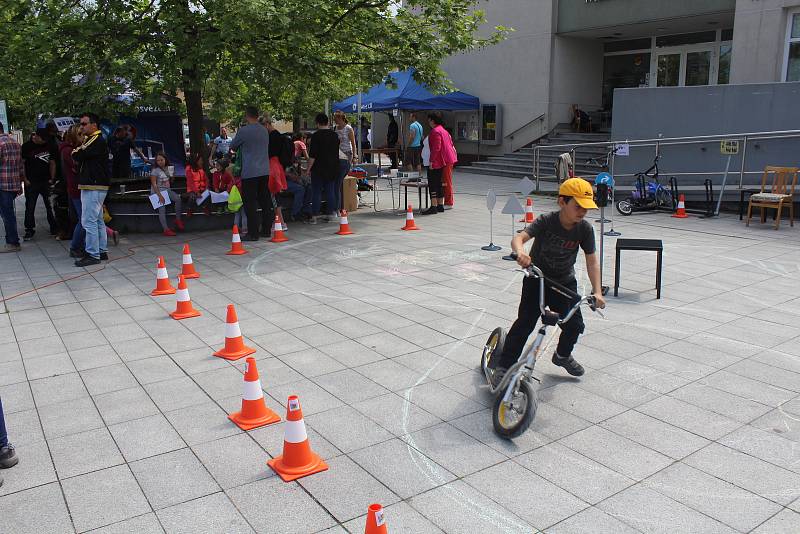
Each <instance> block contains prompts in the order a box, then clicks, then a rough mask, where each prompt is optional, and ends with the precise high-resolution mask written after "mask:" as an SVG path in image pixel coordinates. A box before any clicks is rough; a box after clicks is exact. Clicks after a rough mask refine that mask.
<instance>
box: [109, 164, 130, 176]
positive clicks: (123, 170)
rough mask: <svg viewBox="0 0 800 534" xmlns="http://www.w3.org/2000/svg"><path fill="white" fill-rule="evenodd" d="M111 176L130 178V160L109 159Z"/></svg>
mask: <svg viewBox="0 0 800 534" xmlns="http://www.w3.org/2000/svg"><path fill="white" fill-rule="evenodd" d="M111 177H112V178H123V179H125V178H130V177H131V160H124V161H119V162H118V161H117V160H116V159H114V160H112V161H111Z"/></svg>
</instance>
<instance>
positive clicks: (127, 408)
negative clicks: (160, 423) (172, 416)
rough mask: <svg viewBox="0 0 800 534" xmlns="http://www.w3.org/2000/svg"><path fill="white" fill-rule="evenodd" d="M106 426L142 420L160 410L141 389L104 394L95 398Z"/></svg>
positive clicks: (134, 388) (135, 388)
mask: <svg viewBox="0 0 800 534" xmlns="http://www.w3.org/2000/svg"><path fill="white" fill-rule="evenodd" d="M93 398H94V401H95V403H96V404H97V409H98V410H99V411H100V415H102V416H103V420H104V421H105V422H106V425H114V424H116V423H123V422H125V421H130V420H132V419H141V418H142V417H147V416H148V415H154V414H157V413H158V408H156V405H155V404H153V401H151V400H150V398H149V397H148V396H147V392H146V391H145V390H144V389H142V388H141V387H138V386H137V387H133V388H128V389H121V390H119V391H112V392H111V393H104V394H102V395H96V396H94V397H93Z"/></svg>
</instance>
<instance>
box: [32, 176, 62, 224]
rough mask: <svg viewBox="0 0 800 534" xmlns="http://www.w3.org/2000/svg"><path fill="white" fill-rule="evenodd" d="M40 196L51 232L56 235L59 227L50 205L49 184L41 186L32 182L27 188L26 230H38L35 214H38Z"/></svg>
mask: <svg viewBox="0 0 800 534" xmlns="http://www.w3.org/2000/svg"><path fill="white" fill-rule="evenodd" d="M39 196H41V197H42V200H44V208H45V210H46V211H47V222H48V224H50V232H52V233H55V232H56V231H57V230H58V225H57V224H56V218H55V216H54V215H53V206H52V205H51V204H50V184H48V183H47V182H45V183H41V184H37V183H34V182H31V185H29V186H26V187H25V229H26V230H33V229H34V228H36V218H35V217H34V213H35V212H36V202H37V200H39Z"/></svg>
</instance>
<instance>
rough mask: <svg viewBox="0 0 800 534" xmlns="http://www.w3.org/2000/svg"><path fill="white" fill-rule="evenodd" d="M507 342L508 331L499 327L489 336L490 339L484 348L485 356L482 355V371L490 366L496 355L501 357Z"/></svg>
mask: <svg viewBox="0 0 800 534" xmlns="http://www.w3.org/2000/svg"><path fill="white" fill-rule="evenodd" d="M505 342H506V331H505V330H503V329H502V328H500V327H499V326H498V327H497V328H495V329H494V330H492V333H491V334H489V339H487V340H486V345H484V347H483V354H482V355H481V369H483V368H484V367H486V366H488V365H489V364H490V363H491V361H492V358H493V357H494V355H495V354H496V355H497V357H498V358H499V357H500V354H502V353H503V345H504V344H505Z"/></svg>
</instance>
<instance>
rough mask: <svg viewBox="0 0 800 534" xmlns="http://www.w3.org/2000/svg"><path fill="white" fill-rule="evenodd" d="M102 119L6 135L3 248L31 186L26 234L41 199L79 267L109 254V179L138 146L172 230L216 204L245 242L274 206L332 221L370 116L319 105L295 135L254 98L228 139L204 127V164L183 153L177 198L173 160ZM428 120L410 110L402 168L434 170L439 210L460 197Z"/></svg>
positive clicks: (445, 142)
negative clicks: (221, 196)
mask: <svg viewBox="0 0 800 534" xmlns="http://www.w3.org/2000/svg"><path fill="white" fill-rule="evenodd" d="M389 120H390V122H389V128H388V132H387V139H386V145H385V146H386V147H387V148H389V149H394V148H395V147H396V146H397V145H398V142H399V141H400V132H399V127H398V125H397V122H396V120H395V118H394V117H393V116H390V118H389ZM98 121H99V119H98V117H97V116H95V115H94V114H93V113H85V114H83V115H82V116H81V118H80V123H79V124H76V125H74V126H72V127H70V128H69V129H68V130H67V131H66V132H65V133H64V135H63V138H61V136H60V135H59V132H58V129H57V128H56V127H55V124H52V123H51V124H48V126H47V127H45V128H39V129H37V130H36V131H35V132H34V133H33V134H32V135H31V136H30V138H29V139H28V140H27V141H26V142H25V143H23V144H22V145H21V146H20V145H19V144H18V143H17V142H16V140H15V139H14V137H12V136H10V135H8V134H6V133H4V132H3V133H2V134H0V214H1V215H2V218H3V221H4V225H5V229H6V245H5V247H4V248H3V249H2V250H3V252H15V251H18V250H20V238H19V235H18V231H17V221H16V215H15V211H14V199H15V198H16V197H17V196H18V195H19V194H20V193H22V192H23V191H24V194H25V219H24V226H25V232H24V234H23V236H22V239H23V240H30V239H33V238H34V236H35V234H36V206H37V203H38V199H39V198H40V197H41V198H42V202H43V204H44V207H45V216H46V218H47V223H48V226H49V231H50V234H51V235H53V236H55V237H56V238H57V239H64V240H69V241H70V247H69V255H70V256H71V257H73V258H75V259H76V260H77V261H76V262H75V264H76V266H88V265H93V264H96V263H99V262H100V261H102V260H104V259H107V257H108V250H107V247H108V242H109V241H111V242H113V243H116V242H117V241H118V233H117V232H115V231H114V230H113V229H111V228H109V227H107V226H106V224H105V223H106V222H107V220H108V217H109V215H108V211H107V210H106V209H105V207H104V201H105V198H106V194H107V192H108V190H109V187H110V184H111V182H112V180H121V179H128V178H130V176H131V154H132V153H136V154H138V156H139V157H140V158H141V159H142V160H143V161H147V162H149V164H150V170H149V182H150V183H149V187H150V193H151V194H153V195H155V196H156V198H157V199H158V201H159V202H160V204H161V205H160V206H159V207H158V208H157V213H158V220H159V222H160V224H161V227H162V232H163V234H164V235H166V236H174V235H176V232H178V231H182V230H183V229H184V226H185V222H184V219H185V218H189V217H192V216H193V214H194V213H195V211H197V210H202V211H203V213H204V214H206V215H209V214H211V212H212V210H216V211H217V212H221V211H224V210H226V209H227V210H228V211H235V223H236V224H237V225H238V226H239V228H240V230H241V231H242V234H243V237H242V239H243V240H244V241H257V240H258V239H259V238H260V237H270V236H271V233H272V231H273V221H274V219H275V215H276V214H277V215H278V216H279V219H280V221H281V222H282V224H285V223H286V222H290V221H302V222H304V223H308V224H317V223H319V222H329V221H331V220H333V219H335V218H337V217H339V216H340V215H341V212H342V210H343V209H344V206H345V201H344V198H343V186H344V179H345V177H346V176H347V175H348V173H349V172H350V171H351V168H352V167H353V165H354V164H357V163H358V162H359V156H358V154H359V147H358V142H357V136H358V137H360V142H361V149H368V148H370V146H371V145H370V137H371V134H370V129H369V127H370V125H369V122H368V121H367V120H366V118H363V120H362V121H361V123H360V124H359V125H358V128H357V130H356V129H354V128H353V126H351V125H350V123H349V121H348V117H347V115H346V114H345V113H343V112H340V111H339V112H336V113H334V114H333V117H332V122H333V124H331V120H330V118H329V117H328V116H327V115H326V114H324V113H320V114H318V115H317V116H316V117H315V124H316V130H315V131H314V132H313V133H312V134H310V135H307V134H305V133H295V134H294V135H292V136H289V135H286V134H282V133H280V132H279V131H278V130H277V129H276V128H275V126H274V124H273V121H272V119H271V118H270V116H269V115H267V114H261V113H259V110H258V109H257V108H255V107H248V108H246V110H245V123H244V124H243V125H242V126H241V127H240V128H239V129H238V130H237V131H236V133H235V135H234V136H233V137H230V136H229V135H228V131H227V129H226V128H225V127H222V128H221V129H220V134H219V135H218V136H217V137H215V138H213V139H212V138H211V136H210V135H208V134H207V133H205V134H204V135H205V141H206V143H207V152H206V153H207V154H208V157H209V159H210V161H209V162H208V163H209V164H210V166H209V167H207V166H206V163H207V162H206V160H205V156H204V154H202V153H192V154H189V155H188V161H187V164H186V167H185V175H186V194H185V195H182V194H181V192H180V191H179V190H177V189H176V187H175V184H174V180H175V177H174V174H175V173H174V167H173V166H172V165H171V163H170V161H169V158H168V157H167V155H166V154H165V153H164V152H159V153H157V154H156V155H155V157H153V158H152V159H149V160H148V158H146V157H145V155H144V154H143V153H142V151H141V150H139V148H137V146H136V143H135V131H132V129H131V128H130V127H128V126H120V127H117V128H116V129H115V130H114V132H113V134H112V135H110V136H109V139H108V141H106V139H105V138H104V136H103V135H102V133H101V131H100V128H99V122H98ZM427 122H428V125H429V126H430V131H429V133H428V134H427V135H425V129H424V128H423V126H422V124H421V123H420V122H419V121H418V120H417V117H416V114H412V115H411V122H410V124H409V127H408V132H407V136H408V138H407V143H406V145H407V150H406V152H405V154H404V157H403V162H404V164H405V167H406V169H407V170H415V171H417V172H419V173H420V176H422V177H424V176H425V172H424V169H427V180H428V184H429V193H430V197H431V205H430V208H429V209H428V210H426V211H424V212H423V213H424V214H436V213H442V212H444V210H445V207H452V206H453V185H452V169H453V165H454V164H455V163H456V161H457V155H456V150H455V147H454V145H453V141H452V138H451V136H450V133H449V132H448V131H447V130H446V129H445V128H444V126H443V123H444V121H443V119H442V115H441V113H438V112H432V113H429V114H428V115H427ZM389 152H390V158H391V162H392V167H393V168H396V167H398V164H399V161H398V157H397V154H396V153H395V151H394V150H390V151H389ZM366 159H367V157H366V156H365V158H364V160H365V161H366ZM109 161H110V162H111V163H110V165H109ZM209 174H210V175H211V176H209ZM23 184H24V187H23ZM234 189H235V190H236V191H235V192H234ZM211 191H213V192H214V193H222V192H226V193H228V194H229V201H228V205H227V206H226V207H221V206H219V205H217V206H214V205H212V200H211V198H210V195H209V194H208V193H209V192H211ZM286 194H288V196H291V209H290V211H289V212H288V213H285V214H284V213H283V210H282V209H281V204H280V201H279V200H280V197H282V196H285V195H286ZM51 199H52V200H51ZM167 199H169V200H167ZM239 199H240V200H239ZM323 199H324V201H325V202H324V208H323ZM165 204H168V205H171V208H170V210H171V211H173V212H174V220H173V222H172V224H170V223H169V222H168V220H167V211H168V205H165ZM238 206H241V209H237V207H238ZM184 207H186V210H185V212H184ZM259 211H260V214H259ZM284 229H285V228H284Z"/></svg>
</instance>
